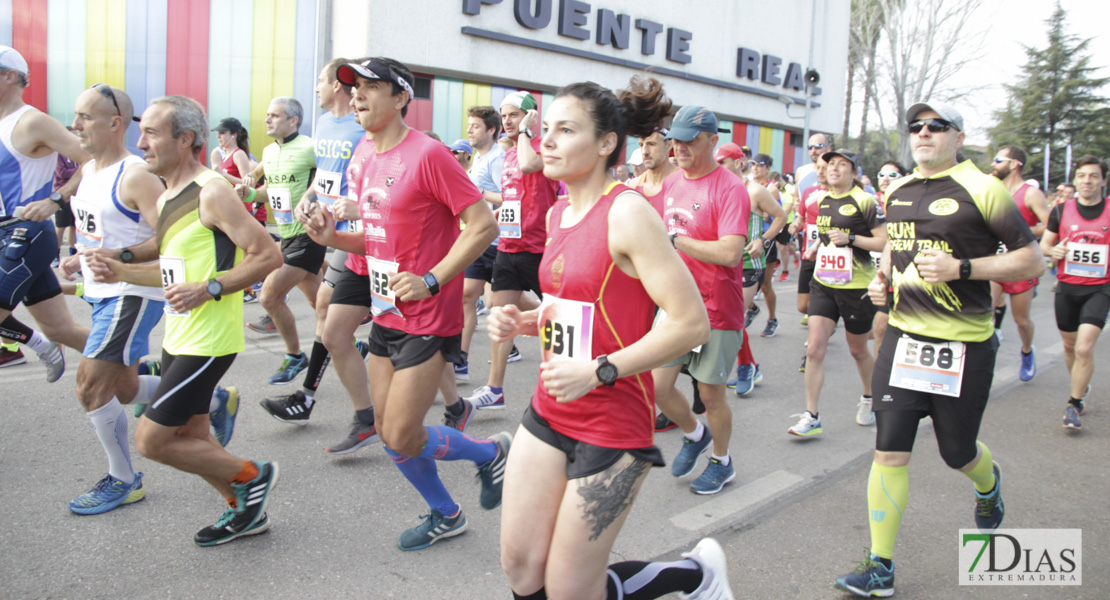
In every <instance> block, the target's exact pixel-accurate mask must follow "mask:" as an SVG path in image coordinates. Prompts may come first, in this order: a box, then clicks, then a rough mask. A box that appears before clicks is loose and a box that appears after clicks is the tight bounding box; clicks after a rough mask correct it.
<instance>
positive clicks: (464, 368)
mask: <svg viewBox="0 0 1110 600" xmlns="http://www.w3.org/2000/svg"><path fill="white" fill-rule="evenodd" d="M452 366H453V367H455V381H459V382H463V383H465V382H467V381H470V363H463V364H461V365H452Z"/></svg>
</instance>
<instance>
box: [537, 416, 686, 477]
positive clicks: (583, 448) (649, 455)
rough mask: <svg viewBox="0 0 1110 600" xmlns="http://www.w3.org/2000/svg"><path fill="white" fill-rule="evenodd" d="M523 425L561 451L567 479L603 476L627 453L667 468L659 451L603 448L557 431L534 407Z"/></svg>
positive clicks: (544, 441) (655, 449) (652, 447)
mask: <svg viewBox="0 0 1110 600" xmlns="http://www.w3.org/2000/svg"><path fill="white" fill-rule="evenodd" d="M520 424H521V425H523V426H524V428H525V429H527V430H528V433H531V434H532V435H534V436H536V437H537V438H539V439H540V441H541V442H543V443H545V444H547V445H548V446H551V447H552V448H555V449H556V450H559V451H561V452H562V453H563V454H565V455H566V457H567V479H579V478H582V477H589V476H590V475H595V474H597V473H601V472H602V471H604V470H606V469H608V468H609V467H611V466H613V465H615V464H617V461H618V460H620V459H621V456H624V455H625V454H626V453H627V454H631V455H632V457H633V458H636V459H639V460H642V461H645V462H648V463H650V464H651V465H652V466H655V467H662V466H666V464H667V463H666V462H665V461H664V460H663V453H662V452H660V451H659V448H656V447H655V446H650V447H648V448H635V449H631V450H629V449H622V448H603V447H601V446H595V445H593V444H587V443H586V442H580V441H578V440H576V439H574V438H572V437H570V436H568V435H563V434H561V433H559V432H558V431H555V430H554V429H553V428H552V427H551V424H550V423H548V422H547V421H546V420H544V418H543V417H541V416H540V415H539V414H537V413H536V410H535V409H534V408H532V406H531V405H529V406H528V408H527V409H526V410H525V411H524V417H523V418H521V421H520Z"/></svg>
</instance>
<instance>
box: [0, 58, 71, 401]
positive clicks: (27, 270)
mask: <svg viewBox="0 0 1110 600" xmlns="http://www.w3.org/2000/svg"><path fill="white" fill-rule="evenodd" d="M29 73H30V71H29V69H28V68H27V61H26V60H24V59H23V55H21V54H20V53H19V52H18V51H17V50H15V49H14V48H10V47H8V46H0V146H2V148H3V152H2V153H0V172H2V173H4V174H5V177H3V178H0V322H2V321H5V320H6V319H8V317H9V316H11V314H12V311H13V310H15V307H16V306H17V305H18V304H19V303H21V302H22V303H23V304H24V305H26V306H27V310H28V311H30V313H31V316H33V317H34V318H35V320H36V321H37V322H38V324H39V326H40V327H42V333H38V332H32V333H31V335H30V336H29V337H28V339H27V341H26V342H24V343H25V344H26V345H27V347H29V348H30V349H31V350H33V351H35V352H37V353H38V355H39V358H41V359H42V360H43V362H45V363H46V365H47V379H48V380H49V381H55V380H57V379H58V378H59V377H61V375H62V372H63V371H64V370H65V358H64V355H63V354H62V351H61V348H59V347H58V345H57V344H58V343H61V344H64V345H66V346H69V347H70V348H74V349H76V350H78V351H80V350H83V349H84V347H85V340H86V339H87V338H88V335H89V328H88V327H84V326H82V325H78V324H77V323H76V322H75V321H74V320H73V317H72V316H71V315H70V314H69V309H67V308H66V305H65V301H64V299H63V298H62V289H61V287H60V286H59V285H58V278H57V277H56V276H55V275H54V271H53V270H52V269H51V268H50V263H51V262H52V261H53V260H54V259H55V258H56V257H57V254H58V238H57V233H56V232H55V231H54V223H53V222H51V221H50V217H52V216H53V215H54V213H55V212H56V211H57V210H58V209H59V208H60V207H61V206H62V205H63V204H66V203H67V202H69V198H70V196H71V195H72V194H73V192H74V190H76V189H77V185H78V184H79V183H81V181H80V180H81V176H80V175H75V176H74V177H73V178H72V179H71V180H70V181H69V182H68V183H66V185H64V186H62V187H61V188H60V189H58V190H57V191H52V188H53V183H54V169H55V167H57V164H58V153H59V152H60V153H62V155H64V156H65V157H67V158H69V159H71V160H73V161H75V162H77V163H78V164H79V165H83V164H84V163H85V162H86V161H88V160H89V155H88V153H86V152H85V151H84V150H82V149H81V146H80V143H79V140H78V139H77V136H75V135H73V134H72V133H70V132H69V131H66V128H65V127H64V126H63V125H62V124H61V123H59V122H58V121H57V120H55V119H54V118H53V117H51V116H50V115H47V114H45V113H42V112H40V111H39V110H37V109H35V108H33V107H31V106H30V105H27V104H24V103H23V89H24V88H26V87H27V86H28V85H29V83H30V79H29V77H30V75H29ZM47 338H49V339H47ZM51 340H53V341H51Z"/></svg>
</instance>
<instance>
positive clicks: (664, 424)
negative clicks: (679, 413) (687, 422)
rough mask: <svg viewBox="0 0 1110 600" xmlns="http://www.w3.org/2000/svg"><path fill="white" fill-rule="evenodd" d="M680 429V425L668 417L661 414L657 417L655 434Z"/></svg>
mask: <svg viewBox="0 0 1110 600" xmlns="http://www.w3.org/2000/svg"><path fill="white" fill-rule="evenodd" d="M675 427H678V423H675V422H674V421H672V420H670V419H669V418H667V415H665V414H663V413H659V414H658V415H655V433H663V432H664V431H670V430H672V429H674V428H675Z"/></svg>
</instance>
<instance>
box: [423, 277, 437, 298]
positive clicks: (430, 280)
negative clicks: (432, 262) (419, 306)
mask: <svg viewBox="0 0 1110 600" xmlns="http://www.w3.org/2000/svg"><path fill="white" fill-rule="evenodd" d="M422 279H423V280H424V285H426V286H428V293H430V294H431V295H433V296H435V295H436V294H438V293H439V280H438V279H436V276H435V275H432V272H431V271H428V272H427V273H425V274H424V277H423V278H422Z"/></svg>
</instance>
